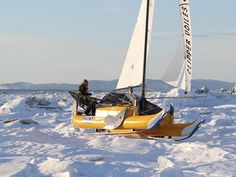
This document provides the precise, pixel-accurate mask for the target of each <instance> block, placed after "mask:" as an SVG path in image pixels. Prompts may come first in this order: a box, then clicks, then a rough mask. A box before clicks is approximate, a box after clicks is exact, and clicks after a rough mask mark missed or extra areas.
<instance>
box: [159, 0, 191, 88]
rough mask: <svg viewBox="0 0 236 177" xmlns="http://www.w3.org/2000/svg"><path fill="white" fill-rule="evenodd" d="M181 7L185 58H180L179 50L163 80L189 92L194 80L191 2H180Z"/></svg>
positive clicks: (186, 0)
mask: <svg viewBox="0 0 236 177" xmlns="http://www.w3.org/2000/svg"><path fill="white" fill-rule="evenodd" d="M179 7H180V15H181V21H182V29H183V57H180V56H179V51H180V50H179V49H178V50H177V54H176V57H175V58H173V60H172V62H171V63H170V65H169V67H168V69H167V71H166V73H165V74H164V76H163V79H162V80H163V81H165V82H167V83H168V84H171V85H173V86H175V87H178V88H180V89H183V90H185V91H186V92H189V91H190V90H191V79H192V30H191V20H190V9H189V0H179Z"/></svg>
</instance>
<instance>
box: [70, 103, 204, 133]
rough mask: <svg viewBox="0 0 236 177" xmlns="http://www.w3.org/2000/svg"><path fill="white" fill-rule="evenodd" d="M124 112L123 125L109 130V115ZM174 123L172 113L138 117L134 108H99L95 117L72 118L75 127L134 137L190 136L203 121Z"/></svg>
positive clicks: (80, 116)
mask: <svg viewBox="0 0 236 177" xmlns="http://www.w3.org/2000/svg"><path fill="white" fill-rule="evenodd" d="M122 111H125V114H124V119H123V120H122V123H121V124H120V125H119V126H118V127H116V128H114V129H107V125H106V119H107V118H109V117H108V116H107V115H109V114H112V113H114V112H116V113H117V112H122ZM116 113H114V115H115V114H116ZM173 122H174V116H173V115H171V114H170V113H166V114H164V115H163V113H162V112H159V113H157V114H151V115H136V113H135V107H134V106H113V107H105V108H97V110H96V115H95V116H85V115H74V116H72V125H73V126H75V127H78V128H85V129H86V128H89V129H96V130H106V132H109V134H116V135H121V136H132V137H148V136H151V137H162V136H189V135H191V134H193V133H194V132H195V131H196V129H198V126H199V125H200V124H201V121H193V122H189V123H179V124H175V123H173Z"/></svg>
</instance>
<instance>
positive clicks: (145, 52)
mask: <svg viewBox="0 0 236 177" xmlns="http://www.w3.org/2000/svg"><path fill="white" fill-rule="evenodd" d="M148 24H149V0H147V9H146V26H145V42H144V59H143V81H142V96H141V97H142V98H145V86H146V63H147V48H148Z"/></svg>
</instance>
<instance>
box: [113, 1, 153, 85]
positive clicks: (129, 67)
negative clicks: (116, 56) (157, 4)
mask: <svg viewBox="0 0 236 177" xmlns="http://www.w3.org/2000/svg"><path fill="white" fill-rule="evenodd" d="M146 12H147V0H142V4H141V7H140V11H139V16H138V19H137V22H136V25H135V29H134V32H133V36H132V39H131V41H130V45H129V49H128V53H127V56H126V59H125V62H124V65H123V69H122V72H121V74H120V78H119V81H118V84H117V86H116V89H122V88H127V87H134V86H138V85H140V84H141V83H142V78H143V64H144V46H145V45H144V43H145V31H146V28H145V27H146ZM153 13H154V0H150V2H149V19H148V20H149V25H148V43H147V51H148V49H149V44H150V38H151V29H152V21H153ZM147 54H148V52H147Z"/></svg>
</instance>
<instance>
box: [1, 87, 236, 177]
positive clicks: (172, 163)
mask: <svg viewBox="0 0 236 177" xmlns="http://www.w3.org/2000/svg"><path fill="white" fill-rule="evenodd" d="M104 94H105V93H94V95H95V96H97V97H100V98H101V97H102V96H103V95H104ZM178 94H179V93H178V92H177V91H176V90H172V91H170V92H169V93H167V94H163V93H157V92H150V93H148V96H150V97H151V96H152V97H154V96H165V95H168V96H176V95H178ZM151 101H153V102H154V103H156V104H158V105H163V104H164V105H166V106H168V105H169V104H170V103H173V105H174V107H175V112H176V113H175V115H176V116H177V117H179V118H177V120H176V121H180V122H182V121H183V122H184V121H190V120H195V119H205V120H206V121H205V124H203V125H202V126H201V128H200V129H199V130H198V131H197V132H196V133H195V134H194V135H193V136H192V137H191V138H189V139H187V140H184V141H180V142H174V141H168V140H161V139H160V140H144V139H130V138H125V137H118V136H107V135H100V136H98V135H91V134H90V135H89V134H88V133H86V131H85V130H78V129H75V128H73V127H72V126H71V125H70V117H71V107H72V104H73V99H72V98H71V97H70V95H69V94H68V93H66V92H53V91H42V92H39V91H35V92H26V91H25V92H23V91H15V92H14V91H1V92H0V122H1V123H0V174H1V175H0V176H1V177H8V176H12V177H26V176H32V177H36V176H37V177H39V176H47V177H48V176H54V177H75V176H88V177H93V176H96V177H110V176H112V177H121V176H126V177H133V176H135V177H144V176H145V177H172V176H173V177H211V176H212V177H233V176H234V177H235V176H236V168H235V167H236V95H230V94H227V93H210V94H208V95H207V97H206V98H197V99H185V100H177V99H172V100H171V99H169V100H159V99H154V100H151ZM22 120H24V121H22ZM27 120H28V121H27ZM22 122H23V123H22Z"/></svg>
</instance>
